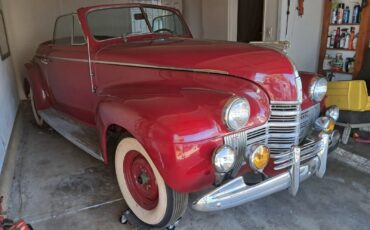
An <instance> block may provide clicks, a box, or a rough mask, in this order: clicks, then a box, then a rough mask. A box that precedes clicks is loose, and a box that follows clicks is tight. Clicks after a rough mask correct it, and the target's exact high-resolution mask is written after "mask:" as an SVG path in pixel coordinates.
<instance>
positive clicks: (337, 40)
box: [334, 27, 340, 49]
mask: <svg viewBox="0 0 370 230" xmlns="http://www.w3.org/2000/svg"><path fill="white" fill-rule="evenodd" d="M334 48H335V49H339V48H340V27H338V28H337V30H336V32H335V38H334Z"/></svg>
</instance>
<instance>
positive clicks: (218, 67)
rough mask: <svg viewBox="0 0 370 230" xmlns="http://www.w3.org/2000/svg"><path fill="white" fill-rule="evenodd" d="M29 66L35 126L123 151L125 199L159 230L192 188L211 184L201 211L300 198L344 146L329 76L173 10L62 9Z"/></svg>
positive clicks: (99, 149)
mask: <svg viewBox="0 0 370 230" xmlns="http://www.w3.org/2000/svg"><path fill="white" fill-rule="evenodd" d="M26 68H27V73H28V74H27V78H26V80H27V82H28V85H29V87H28V88H27V89H29V94H30V98H31V102H32V108H33V112H34V116H35V119H36V122H37V124H39V125H42V124H43V123H44V122H46V123H47V124H48V125H50V126H51V127H52V128H54V129H55V130H56V131H58V132H59V133H60V134H61V135H63V136H64V137H65V138H67V139H68V140H70V141H71V142H73V143H74V144H76V145H77V146H79V147H80V148H82V149H83V150H84V151H86V152H87V153H89V154H91V155H92V156H93V157H95V158H97V159H99V160H101V161H104V162H105V163H106V164H108V163H109V162H108V159H109V155H110V154H115V162H114V163H115V168H116V175H117V180H118V184H119V187H120V189H121V191H122V194H123V197H124V199H125V201H126V202H127V204H128V206H129V208H130V209H131V211H132V212H133V213H134V214H135V216H136V217H138V218H139V219H140V220H141V221H142V222H144V223H145V224H147V225H149V226H152V227H166V226H169V225H172V224H173V223H174V222H176V221H177V220H178V219H179V218H180V217H181V216H182V215H183V213H184V211H185V209H186V207H187V204H188V194H189V193H193V192H198V191H204V190H207V191H209V192H208V193H206V194H204V195H202V196H200V197H199V198H198V199H196V200H195V201H194V202H193V203H192V204H191V205H192V207H193V208H194V209H195V210H198V211H215V210H222V209H226V208H231V207H235V206H238V205H241V204H244V203H246V202H249V201H252V200H256V199H259V198H262V197H265V196H268V195H270V194H273V193H276V192H278V191H281V190H284V189H289V191H290V192H291V193H292V194H293V195H295V194H296V193H297V191H298V188H299V184H300V183H301V182H302V181H303V180H305V179H306V178H308V177H310V176H311V175H314V174H316V175H317V176H319V177H322V176H323V175H324V174H325V170H326V162H327V160H326V159H327V154H328V152H329V148H331V147H332V148H334V147H335V146H336V144H337V143H338V133H337V132H336V131H334V126H335V121H336V119H337V118H338V116H339V112H338V109H337V108H336V107H331V108H329V109H327V111H323V110H324V109H325V108H324V107H323V106H321V105H322V103H320V102H322V100H323V99H324V97H325V94H326V90H327V81H326V80H325V79H324V78H321V77H319V76H317V75H316V74H313V73H305V72H300V73H299V72H298V71H297V70H296V68H295V66H294V64H293V63H292V62H291V61H290V59H289V58H288V57H287V56H286V55H285V54H284V53H283V52H280V51H278V50H275V49H271V48H266V47H260V46H257V45H253V44H238V43H232V42H221V41H204V40H196V39H192V35H191V33H190V31H189V28H188V27H187V25H186V23H185V21H184V19H183V18H182V16H181V14H180V12H179V11H177V10H175V9H172V8H167V7H161V6H153V5H144V4H119V5H102V6H94V7H87V8H81V9H79V10H78V11H77V13H75V14H69V15H63V16H61V17H59V18H58V19H57V21H56V23H55V30H54V38H53V40H51V41H47V42H45V43H43V44H41V45H40V46H39V48H38V50H37V53H36V55H35V57H34V58H33V60H32V61H31V62H30V63H28V64H26ZM320 112H321V114H322V116H321V117H319V116H320ZM117 137H119V141H117V145H116V146H114V147H115V152H114V151H113V152H110V151H109V149H111V147H112V146H111V144H108V143H112V142H111V141H110V140H112V138H117ZM108 147H109V148H108Z"/></svg>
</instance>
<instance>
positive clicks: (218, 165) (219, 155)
mask: <svg viewBox="0 0 370 230" xmlns="http://www.w3.org/2000/svg"><path fill="white" fill-rule="evenodd" d="M235 159H236V153H235V151H234V150H233V149H232V148H231V147H229V146H227V145H224V146H221V147H220V148H218V149H216V151H215V153H214V154H213V166H214V167H215V169H216V171H217V172H219V173H227V172H229V171H230V170H231V169H232V168H233V167H234V164H235Z"/></svg>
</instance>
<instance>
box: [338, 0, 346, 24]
mask: <svg viewBox="0 0 370 230" xmlns="http://www.w3.org/2000/svg"><path fill="white" fill-rule="evenodd" d="M344 6H345V5H344V3H339V4H338V9H337V24H342V23H343V14H344Z"/></svg>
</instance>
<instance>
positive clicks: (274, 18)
mask: <svg viewBox="0 0 370 230" xmlns="http://www.w3.org/2000/svg"><path fill="white" fill-rule="evenodd" d="M264 14H265V18H264V22H263V28H264V35H263V40H264V41H276V40H277V32H278V31H277V30H278V25H279V1H277V0H265V12H264Z"/></svg>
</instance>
